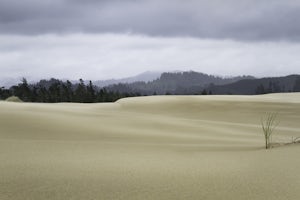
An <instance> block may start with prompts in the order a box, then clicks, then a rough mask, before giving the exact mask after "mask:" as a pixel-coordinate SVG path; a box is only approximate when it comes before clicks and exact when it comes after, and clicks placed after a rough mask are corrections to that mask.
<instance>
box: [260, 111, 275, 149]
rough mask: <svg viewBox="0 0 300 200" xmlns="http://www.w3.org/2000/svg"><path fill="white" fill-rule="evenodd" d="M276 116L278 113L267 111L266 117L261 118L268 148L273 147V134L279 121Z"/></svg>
mask: <svg viewBox="0 0 300 200" xmlns="http://www.w3.org/2000/svg"><path fill="white" fill-rule="evenodd" d="M276 117H277V113H267V114H266V117H265V118H262V119H261V126H262V130H263V134H264V138H265V147H266V149H269V148H270V147H271V142H272V134H273V131H274V129H275V128H276V126H277V125H278V123H279V122H278V121H276Z"/></svg>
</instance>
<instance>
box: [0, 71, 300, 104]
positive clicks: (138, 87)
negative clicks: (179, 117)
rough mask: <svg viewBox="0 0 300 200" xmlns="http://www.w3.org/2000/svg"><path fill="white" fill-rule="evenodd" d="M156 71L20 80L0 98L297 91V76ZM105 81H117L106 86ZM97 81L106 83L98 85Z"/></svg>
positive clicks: (84, 99) (299, 88) (98, 98)
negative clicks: (101, 78)
mask: <svg viewBox="0 0 300 200" xmlns="http://www.w3.org/2000/svg"><path fill="white" fill-rule="evenodd" d="M159 74H160V73H159V72H146V73H143V74H140V75H138V76H135V77H131V78H126V79H119V80H111V81H98V82H97V83H96V84H95V83H93V82H92V81H83V80H82V79H80V80H79V81H76V82H74V81H68V80H59V79H54V78H52V79H50V80H40V81H39V82H37V83H33V84H32V83H28V82H27V81H26V79H24V80H22V82H21V83H19V84H17V85H14V86H12V87H10V88H8V89H6V88H0V99H6V98H8V97H10V96H18V97H19V98H21V100H23V101H28V102H51V103H55V102H78V103H80V102H81V103H94V102H112V101H116V100H118V99H120V98H124V97H131V96H141V95H165V94H174V95H206V94H214V95H218V94H236V95H253V94H266V93H280V92H299V91H300V75H290V76H284V77H266V78H255V77H252V76H236V77H227V78H222V77H218V76H213V75H208V74H204V73H199V72H194V71H188V72H165V73H162V74H161V75H159ZM157 77H158V78H157ZM152 79H154V80H152ZM141 80H143V81H141ZM119 81H122V82H121V83H120V82H119ZM109 82H118V83H117V84H112V85H107V84H109ZM97 84H98V85H99V84H100V85H106V86H104V87H99V86H98V85H97Z"/></svg>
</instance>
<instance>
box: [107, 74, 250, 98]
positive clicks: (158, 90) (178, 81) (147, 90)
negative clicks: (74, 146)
mask: <svg viewBox="0 0 300 200" xmlns="http://www.w3.org/2000/svg"><path fill="white" fill-rule="evenodd" d="M244 79H250V80H251V79H254V77H252V76H237V77H230V78H222V77H218V76H212V75H208V74H204V73H199V72H194V71H189V72H173V73H172V72H165V73H162V74H161V76H160V77H159V78H158V79H156V80H153V81H150V82H148V83H145V82H142V81H139V82H134V83H130V84H114V85H110V86H107V89H108V90H110V91H114V92H120V93H124V92H131V93H136V92H138V93H141V94H144V95H152V94H166V93H168V94H199V93H201V91H202V90H203V89H205V88H207V87H209V85H211V84H214V85H225V84H229V83H234V82H237V81H240V80H244Z"/></svg>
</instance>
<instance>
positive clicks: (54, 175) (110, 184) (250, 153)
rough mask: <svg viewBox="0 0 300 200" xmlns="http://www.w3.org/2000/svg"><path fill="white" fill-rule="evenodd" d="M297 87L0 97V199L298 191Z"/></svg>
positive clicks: (275, 195) (291, 195)
mask: <svg viewBox="0 0 300 200" xmlns="http://www.w3.org/2000/svg"><path fill="white" fill-rule="evenodd" d="M266 112H278V120H280V124H279V125H278V127H277V129H276V131H275V133H274V134H275V135H274V137H273V140H274V141H277V142H281V143H284V142H290V141H291V138H292V137H296V136H300V124H299V122H300V94H299V93H294V94H271V95H260V96H154V97H137V98H125V99H121V100H119V101H117V102H116V103H106V104H73V103H72V104H71V103H69V104H68V103H60V104H38V103H11V102H0V199H1V200H2V199H3V200H6V199H13V200H14V199H16V200H19V199H20V200H21V199H22V200H26V199H28V200H40V199H85V200H87V199H230V200H231V199H249V200H250V199H251V200H252V199H278V200H279V199H280V200H282V199H292V200H293V199H295V200H296V199H300V193H299V188H300V173H299V169H300V159H299V158H298V157H299V155H300V145H296V144H295V145H287V146H283V147H279V148H273V149H271V150H265V149H264V141H263V136H262V132H261V127H260V118H261V117H262V116H264V114H265V113H266Z"/></svg>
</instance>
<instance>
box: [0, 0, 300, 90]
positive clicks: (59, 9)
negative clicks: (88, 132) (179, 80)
mask: <svg viewBox="0 0 300 200" xmlns="http://www.w3.org/2000/svg"><path fill="white" fill-rule="evenodd" d="M299 19H300V0H210V1H207V0H42V1H41V0H22V1H19V0H0V84H1V80H2V82H3V81H5V80H10V79H20V78H21V77H26V78H27V79H29V80H39V79H42V78H50V77H55V78H63V79H65V78H66V79H71V80H76V79H79V78H83V79H92V80H100V79H111V78H122V77H129V76H134V75H136V74H139V73H142V72H145V71H160V72H162V71H178V70H180V71H189V70H193V71H199V72H204V73H208V74H213V75H219V76H235V75H254V76H257V77H263V76H283V75H288V74H299V73H300V56H299V53H300V20H299Z"/></svg>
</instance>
